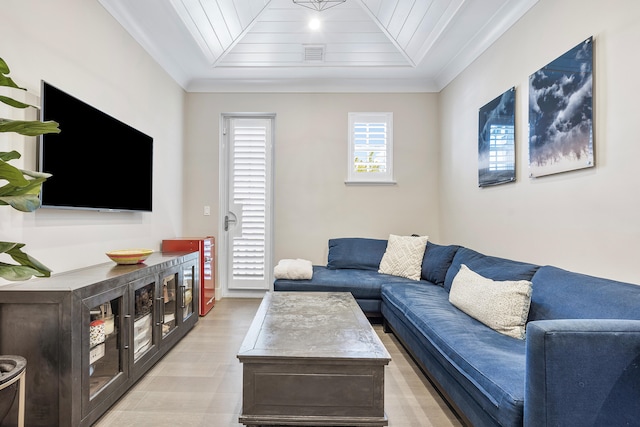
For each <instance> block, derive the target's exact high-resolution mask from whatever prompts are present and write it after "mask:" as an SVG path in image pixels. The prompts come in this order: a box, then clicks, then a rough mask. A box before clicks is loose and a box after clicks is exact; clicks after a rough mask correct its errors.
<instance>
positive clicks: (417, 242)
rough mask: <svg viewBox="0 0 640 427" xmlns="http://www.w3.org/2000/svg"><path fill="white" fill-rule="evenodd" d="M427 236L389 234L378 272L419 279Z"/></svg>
mask: <svg viewBox="0 0 640 427" xmlns="http://www.w3.org/2000/svg"><path fill="white" fill-rule="evenodd" d="M427 239H428V237H427V236H396V235H395V234H391V235H389V240H388V242H387V249H386V251H385V253H384V255H383V256H382V260H381V261H380V269H379V270H378V273H383V274H390V275H393V276H400V277H406V278H407V279H412V280H420V273H421V271H422V260H423V258H424V253H425V250H426V248H427Z"/></svg>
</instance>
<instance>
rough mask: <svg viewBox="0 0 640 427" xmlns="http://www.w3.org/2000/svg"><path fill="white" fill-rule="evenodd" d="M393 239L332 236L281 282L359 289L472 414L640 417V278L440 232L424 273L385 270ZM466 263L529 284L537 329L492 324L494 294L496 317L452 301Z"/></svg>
mask: <svg viewBox="0 0 640 427" xmlns="http://www.w3.org/2000/svg"><path fill="white" fill-rule="evenodd" d="M386 243H387V241H385V240H378V239H365V238H343V239H332V240H330V241H329V256H328V263H327V266H314V271H313V277H312V279H311V280H300V281H287V280H276V281H275V283H274V290H276V291H282V290H287V291H345V292H351V293H352V294H353V295H354V297H355V299H356V301H358V303H359V304H360V307H361V308H362V309H363V311H365V312H366V313H367V314H369V315H370V316H382V317H383V320H384V324H385V330H387V331H391V332H393V333H394V334H395V335H396V336H397V337H398V339H399V340H400V341H401V342H402V344H403V345H404V346H405V347H406V349H407V350H408V352H409V353H410V354H411V355H412V356H413V357H414V359H415V360H416V361H417V363H418V364H419V365H420V366H421V368H422V369H423V370H424V372H425V374H426V375H427V376H428V377H429V379H430V380H431V381H432V382H433V383H434V384H435V385H436V387H437V388H438V389H439V390H440V392H441V393H442V394H443V395H444V396H445V398H446V399H447V401H448V402H449V403H450V404H451V405H452V407H453V408H454V409H455V410H456V412H457V413H458V414H459V415H460V416H461V418H462V419H463V421H464V422H465V423H466V424H467V425H470V426H471V425H473V426H523V425H524V426H531V427H534V426H535V427H538V426H563V427H564V426H596V425H611V426H615V425H624V426H627V425H632V426H638V425H640V404H639V403H638V402H640V387H638V386H637V384H640V286H638V285H634V284H630V283H622V282H618V281H614V280H608V279H604V278H596V277H592V276H587V275H583V274H579V273H574V272H569V271H566V270H562V269H560V268H557V267H553V266H538V265H534V264H529V263H524V262H519V261H514V260H509V259H505V258H499V257H494V256H488V255H484V254H482V253H479V252H477V251H474V250H472V249H469V248H465V247H461V246H456V245H449V246H445V245H437V244H434V243H432V242H428V243H427V245H426V250H425V251H424V256H423V258H422V265H421V275H420V279H419V280H412V279H408V278H405V277H399V276H395V275H389V274H382V273H378V272H377V269H378V266H379V265H380V261H381V260H382V258H383V256H384V255H385V250H386V248H387V245H386ZM463 266H465V267H463ZM465 269H468V270H471V271H473V272H474V273H476V274H478V275H480V276H481V277H482V278H483V279H482V280H485V281H487V282H490V283H491V284H492V285H496V286H497V287H496V289H499V290H500V289H502V285H503V284H505V285H504V288H505V289H507V286H506V285H507V284H513V283H518V284H528V285H529V288H528V289H530V292H529V294H528V296H527V301H526V307H525V308H526V309H527V311H526V313H525V314H524V319H523V325H522V327H523V328H524V327H525V326H526V335H525V336H524V337H523V338H525V339H519V338H514V337H513V336H509V335H507V334H505V333H503V332H499V331H498V330H497V329H499V328H495V327H494V328H492V327H489V326H487V324H490V322H489V321H487V320H486V317H483V316H489V318H491V316H493V315H494V314H495V312H496V311H499V310H500V307H496V306H491V301H489V305H488V306H487V307H485V313H481V314H480V315H478V314H477V313H476V312H474V313H472V314H474V316H475V317H477V318H480V320H483V321H484V323H483V321H480V320H477V319H476V318H474V317H472V316H471V315H469V314H468V313H466V312H465V311H463V310H461V309H460V308H458V307H457V306H456V305H454V304H453V303H452V301H454V299H453V298H451V297H452V295H451V293H452V287H453V288H454V293H456V294H457V293H461V292H462V293H464V292H467V290H466V287H464V286H463V285H462V283H463V282H461V281H460V277H461V275H460V273H461V271H462V270H465ZM480 289H482V288H480ZM514 301H515V300H514ZM482 304H483V302H482V298H478V306H482ZM514 304H515V303H514ZM475 309H476V307H474V310H475Z"/></svg>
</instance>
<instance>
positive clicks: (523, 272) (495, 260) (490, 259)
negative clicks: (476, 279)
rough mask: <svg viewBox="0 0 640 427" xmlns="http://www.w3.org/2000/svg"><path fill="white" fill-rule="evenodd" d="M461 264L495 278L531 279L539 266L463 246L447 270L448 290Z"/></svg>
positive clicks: (482, 274)
mask: <svg viewBox="0 0 640 427" xmlns="http://www.w3.org/2000/svg"><path fill="white" fill-rule="evenodd" d="M461 264H465V265H466V266H467V267H469V268H470V269H471V270H473V271H475V272H476V273H478V274H479V275H481V276H483V277H486V278H487V279H493V280H531V278H532V277H533V275H534V274H535V272H536V270H538V268H539V266H538V265H535V264H528V263H524V262H520V261H512V260H510V259H506V258H499V257H494V256H489V255H483V254H481V253H480V252H476V251H474V250H471V249H468V248H464V247H461V248H460V249H458V251H457V252H456V255H455V256H454V257H453V261H452V262H451V267H449V271H447V276H446V278H445V282H444V288H445V289H446V290H447V292H449V291H450V290H451V284H452V283H453V278H454V277H456V274H458V271H460V265H461Z"/></svg>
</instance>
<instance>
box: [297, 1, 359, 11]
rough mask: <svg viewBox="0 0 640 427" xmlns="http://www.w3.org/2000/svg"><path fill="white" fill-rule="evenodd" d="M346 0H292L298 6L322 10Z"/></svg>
mask: <svg viewBox="0 0 640 427" xmlns="http://www.w3.org/2000/svg"><path fill="white" fill-rule="evenodd" d="M345 1H347V0H293V3H294V4H297V5H298V6H302V7H306V8H309V9H313V10H317V11H322V10H325V9H329V8H330V7H334V6H337V5H339V4H340V3H344V2H345Z"/></svg>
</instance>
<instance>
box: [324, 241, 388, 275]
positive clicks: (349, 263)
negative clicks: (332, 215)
mask: <svg viewBox="0 0 640 427" xmlns="http://www.w3.org/2000/svg"><path fill="white" fill-rule="evenodd" d="M386 250H387V241H386V240H379V239H367V238H362V237H344V238H339V239H329V254H328V260H327V268H328V269H329V270H336V269H340V268H352V269H360V270H373V271H378V267H379V266H380V261H381V260H382V256H383V255H384V252H385V251H386Z"/></svg>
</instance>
